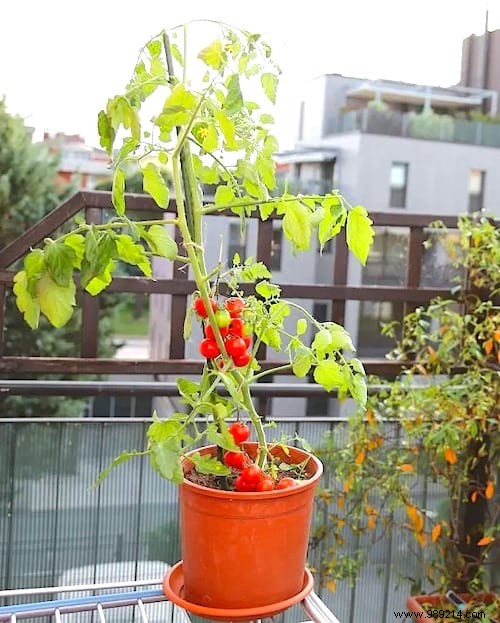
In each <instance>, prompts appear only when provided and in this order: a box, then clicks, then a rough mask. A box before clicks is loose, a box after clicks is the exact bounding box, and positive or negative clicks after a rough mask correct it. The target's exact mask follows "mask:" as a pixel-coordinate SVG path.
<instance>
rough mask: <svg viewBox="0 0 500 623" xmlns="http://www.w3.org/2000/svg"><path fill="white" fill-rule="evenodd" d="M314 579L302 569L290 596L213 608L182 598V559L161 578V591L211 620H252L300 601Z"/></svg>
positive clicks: (272, 613) (198, 614)
mask: <svg viewBox="0 0 500 623" xmlns="http://www.w3.org/2000/svg"><path fill="white" fill-rule="evenodd" d="M313 586H314V580H313V576H312V574H311V572H310V571H309V570H308V569H304V581H303V583H302V588H301V590H300V591H299V592H298V593H297V594H296V595H293V596H292V597H289V598H288V599H285V600H283V601H279V602H276V603H273V604H267V605H265V606H259V607H257V608H213V607H210V606H200V605H199V604H195V603H192V602H190V601H187V600H186V599H184V570H183V564H182V560H181V561H179V562H178V563H176V564H175V565H174V566H173V567H172V568H171V569H169V571H168V572H167V573H166V575H165V577H164V578H163V593H164V594H165V596H166V597H167V598H168V599H169V600H170V601H171V602H173V603H174V604H175V605H176V606H180V607H181V608H183V609H184V610H187V611H188V612H191V614H196V615H197V616H200V617H202V618H205V619H210V620H212V621H254V620H257V619H266V618H268V617H272V616H274V615H275V614H278V613H280V612H283V611H284V610H287V609H288V608H290V607H291V606H293V605H295V604H298V603H300V602H301V601H302V600H304V599H305V598H306V597H307V596H308V595H309V593H310V592H311V591H312V589H313Z"/></svg>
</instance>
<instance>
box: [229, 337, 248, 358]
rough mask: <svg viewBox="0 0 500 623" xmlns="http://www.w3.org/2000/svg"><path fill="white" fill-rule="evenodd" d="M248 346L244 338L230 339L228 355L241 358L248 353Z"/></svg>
mask: <svg viewBox="0 0 500 623" xmlns="http://www.w3.org/2000/svg"><path fill="white" fill-rule="evenodd" d="M246 349H247V345H246V344H245V340H244V339H243V338H242V337H228V338H227V340H226V350H227V354H228V355H231V357H233V359H234V357H240V356H241V355H243V353H245V352H246Z"/></svg>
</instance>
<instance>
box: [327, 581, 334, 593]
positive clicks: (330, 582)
mask: <svg viewBox="0 0 500 623" xmlns="http://www.w3.org/2000/svg"><path fill="white" fill-rule="evenodd" d="M326 587H327V588H328V590H329V591H331V592H332V593H334V592H335V588H336V587H335V582H334V580H328V582H327V583H326Z"/></svg>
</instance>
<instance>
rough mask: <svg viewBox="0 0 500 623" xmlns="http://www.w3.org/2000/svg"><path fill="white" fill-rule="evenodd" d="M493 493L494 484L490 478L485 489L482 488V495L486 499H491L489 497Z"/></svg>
mask: <svg viewBox="0 0 500 623" xmlns="http://www.w3.org/2000/svg"><path fill="white" fill-rule="evenodd" d="M494 495H495V485H494V483H493V482H492V481H491V480H488V483H487V484H486V489H485V490H484V496H485V497H486V499H487V500H491V498H492V497H493V496H494Z"/></svg>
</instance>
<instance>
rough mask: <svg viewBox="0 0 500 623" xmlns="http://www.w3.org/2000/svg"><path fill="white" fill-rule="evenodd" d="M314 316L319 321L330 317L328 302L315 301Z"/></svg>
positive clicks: (324, 320)
mask: <svg viewBox="0 0 500 623" xmlns="http://www.w3.org/2000/svg"><path fill="white" fill-rule="evenodd" d="M313 316H314V317H315V318H316V320H317V321H318V322H326V321H327V319H328V303H313Z"/></svg>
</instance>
